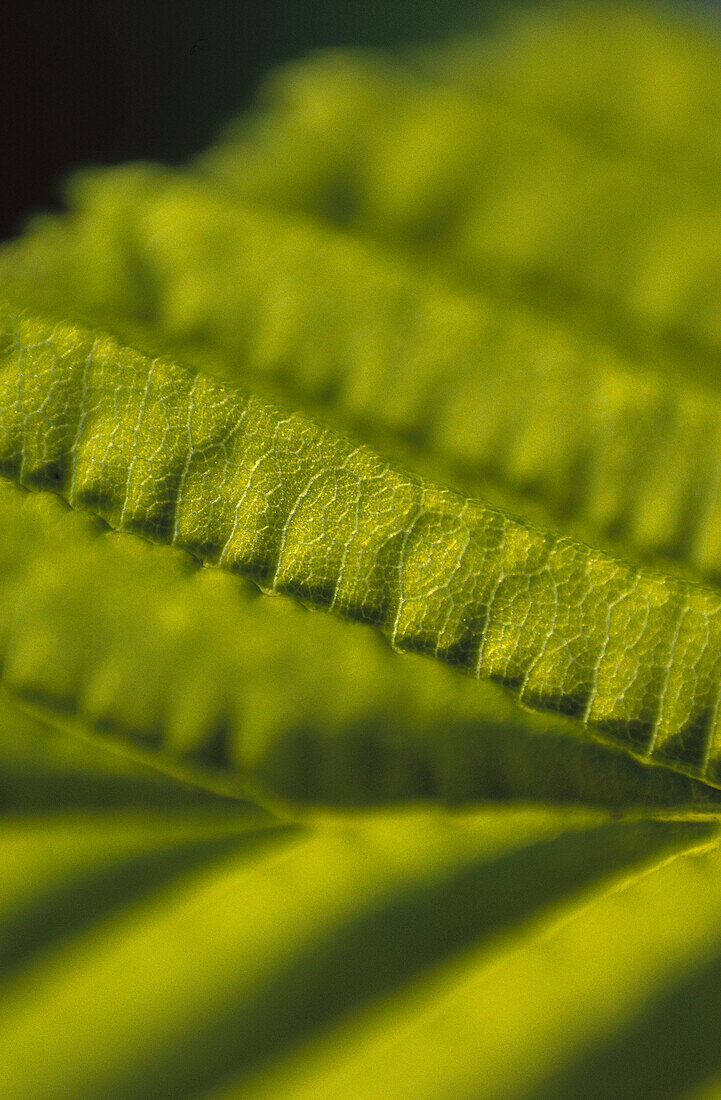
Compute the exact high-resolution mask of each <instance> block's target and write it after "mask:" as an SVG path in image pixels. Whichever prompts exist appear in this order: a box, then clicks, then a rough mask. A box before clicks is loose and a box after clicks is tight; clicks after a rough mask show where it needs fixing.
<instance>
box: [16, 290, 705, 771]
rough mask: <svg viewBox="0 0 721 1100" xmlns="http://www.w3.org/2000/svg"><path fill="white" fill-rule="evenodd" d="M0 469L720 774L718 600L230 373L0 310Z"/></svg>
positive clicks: (627, 739) (622, 740) (592, 725)
mask: <svg viewBox="0 0 721 1100" xmlns="http://www.w3.org/2000/svg"><path fill="white" fill-rule="evenodd" d="M0 355H1V356H2V358H0V469H1V470H2V472H3V473H4V475H5V476H7V477H10V478H12V479H15V480H16V481H17V482H18V483H19V484H20V485H21V486H23V487H25V488H28V489H35V490H40V489H45V490H51V491H54V492H57V493H59V494H60V495H62V496H63V497H64V498H65V499H66V500H67V501H68V503H70V504H71V505H72V506H74V507H81V508H84V509H87V510H89V511H92V512H94V513H95V514H96V515H98V516H100V517H101V518H102V519H104V520H105V521H106V522H107V523H108V524H109V525H110V526H111V527H114V528H117V529H119V530H122V531H127V532H132V533H135V534H140V535H143V536H145V537H147V538H150V539H153V540H155V541H158V542H165V543H168V544H171V545H173V546H176V547H178V548H180V549H183V550H186V551H188V552H189V553H191V554H192V555H194V556H195V557H196V558H198V559H199V560H200V561H201V562H203V563H204V564H207V565H215V566H219V567H221V568H223V569H226V570H228V571H230V572H236V573H241V574H243V575H245V576H248V577H249V578H251V579H252V580H254V581H255V582H256V583H257V584H258V585H259V586H260V587H261V588H263V589H265V590H266V591H269V592H280V593H285V594H288V595H292V596H294V597H295V598H297V599H299V600H300V601H301V602H304V603H306V604H308V605H310V606H313V607H325V608H328V609H330V610H332V611H334V612H335V613H336V614H339V615H341V616H343V617H345V618H349V619H354V620H357V621H360V622H367V623H373V624H376V625H378V626H379V627H380V628H381V629H382V631H383V632H384V634H385V635H386V636H387V638H388V640H389V641H390V643H391V645H392V646H393V647H394V648H395V649H398V650H401V651H406V652H418V653H426V654H429V655H432V656H435V657H436V658H437V659H439V660H442V661H444V662H447V663H449V664H452V665H454V666H456V667H458V668H460V669H461V670H463V671H464V672H466V673H468V674H470V675H471V676H474V677H476V678H483V679H489V680H494V681H497V682H500V683H503V684H506V685H508V686H509V687H511V688H513V689H514V690H515V691H516V692H517V694H518V696H519V698H520V699H521V700H522V702H524V703H525V704H527V705H529V706H531V707H537V708H541V709H547V710H555V711H559V712H561V713H566V714H571V715H574V716H576V717H577V718H578V720H579V721H581V722H582V723H583V724H584V725H585V726H586V727H587V728H588V730H589V731H590V732H591V733H592V734H594V735H595V736H598V737H599V738H601V739H603V740H608V741H611V742H613V743H616V744H619V745H622V746H623V747H626V748H628V749H629V750H630V751H632V752H635V753H637V754H639V755H641V756H643V757H644V758H646V759H652V760H654V761H658V762H662V763H667V764H669V765H670V766H672V767H674V768H677V769H678V770H680V771H682V772H685V773H686V774H690V775H695V776H698V777H701V778H703V779H706V780H707V781H709V782H710V783H712V784H717V783H721V770H719V753H720V749H721V746H720V745H719V743H718V740H717V728H718V709H719V707H718V703H719V699H720V697H721V675H720V673H721V646H719V639H720V638H721V597H719V596H718V595H717V594H716V593H715V592H713V591H712V590H707V589H704V588H702V587H699V586H695V585H692V584H690V583H688V582H685V581H683V580H682V579H677V578H674V577H669V576H664V575H663V574H656V573H653V572H647V571H644V570H640V569H638V568H636V567H634V566H633V565H632V564H630V563H627V562H624V561H623V560H620V559H615V558H613V557H611V556H609V555H607V554H605V553H603V552H601V551H595V550H593V549H591V548H590V547H588V546H584V545H583V544H580V543H575V542H573V541H572V540H571V539H568V538H565V537H557V536H555V535H553V534H551V533H549V532H545V531H542V530H538V529H536V528H534V527H532V526H530V525H528V524H525V523H524V522H522V521H520V520H517V519H515V518H513V517H512V516H509V515H506V514H504V513H502V512H499V511H497V510H495V509H493V508H490V507H488V506H486V505H484V504H483V503H481V502H480V501H476V500H473V499H468V498H463V497H462V496H460V495H459V494H457V493H455V492H453V491H452V490H449V489H445V488H443V487H442V486H438V485H435V484H433V483H432V482H427V481H425V480H423V479H422V478H419V477H418V476H417V475H414V474H413V473H410V472H408V471H406V470H404V469H403V468H402V467H396V466H394V465H393V464H392V463H391V462H389V461H387V460H386V459H384V458H383V457H382V456H380V455H378V454H375V453H374V452H373V451H372V450H371V449H370V448H368V447H367V446H365V445H362V444H356V443H354V442H353V441H351V440H349V439H347V438H345V437H343V436H342V435H339V434H337V433H336V432H334V431H333V430H332V429H331V428H329V427H327V426H325V425H323V424H322V423H318V422H315V421H313V420H312V419H309V418H306V417H304V416H301V415H298V414H295V413H286V412H284V411H282V410H281V409H278V408H276V407H275V406H273V405H270V404H268V403H266V402H264V401H262V400H261V399H259V398H257V397H255V396H254V395H252V394H251V395H248V394H245V393H243V392H242V391H239V390H236V389H235V388H234V387H232V386H230V385H229V384H227V383H223V382H221V381H219V380H216V379H213V378H211V377H209V376H204V375H203V374H195V373H193V372H192V371H191V370H189V369H187V368H184V367H182V366H179V365H178V364H176V363H174V362H173V361H170V360H164V359H162V358H155V359H150V358H149V357H148V356H146V355H144V354H142V353H141V352H138V351H135V350H134V349H132V348H129V347H123V346H121V345H119V344H118V342H117V341H116V340H115V339H113V338H111V337H102V336H99V335H98V334H97V333H93V332H91V331H88V330H86V329H83V328H81V327H79V326H69V325H54V326H53V325H51V324H48V323H46V322H43V321H42V320H41V319H37V318H34V317H30V316H26V315H16V314H14V313H13V312H8V311H5V313H4V314H3V315H2V324H1V327H0Z"/></svg>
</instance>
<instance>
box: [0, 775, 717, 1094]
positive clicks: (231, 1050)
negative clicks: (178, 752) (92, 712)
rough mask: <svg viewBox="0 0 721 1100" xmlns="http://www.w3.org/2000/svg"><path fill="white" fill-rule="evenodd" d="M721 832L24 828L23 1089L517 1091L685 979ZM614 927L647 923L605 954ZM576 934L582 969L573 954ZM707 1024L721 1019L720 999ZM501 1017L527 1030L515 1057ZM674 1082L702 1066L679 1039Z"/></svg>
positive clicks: (10, 1000) (16, 829)
mask: <svg viewBox="0 0 721 1100" xmlns="http://www.w3.org/2000/svg"><path fill="white" fill-rule="evenodd" d="M126 789H127V791H128V794H129V797H130V798H131V799H132V797H133V789H134V784H133V782H132V780H129V782H128V784H127V788H126ZM717 834H718V827H717V825H716V823H715V822H712V821H686V822H679V821H676V822H674V821H663V820H658V821H634V820H628V821H618V820H616V821H613V820H609V819H608V818H606V817H605V816H604V815H602V814H598V813H596V814H593V813H589V812H580V811H579V812H573V811H570V810H565V811H564V812H563V813H560V814H559V813H553V812H550V811H544V810H542V809H529V810H512V811H508V810H505V811H504V810H499V809H493V808H489V809H480V810H475V811H473V812H471V813H466V814H459V815H451V814H448V813H445V814H443V813H440V812H438V811H432V810H415V811H407V810H406V811H403V810H395V811H384V812H383V813H382V814H373V815H361V816H351V817H346V818H343V817H342V816H340V815H331V816H328V815H326V816H325V817H323V818H316V819H313V818H312V817H311V818H309V819H308V820H306V821H305V822H303V823H301V824H299V825H294V826H289V825H288V824H287V823H284V822H282V821H277V820H276V821H275V822H274V821H273V819H272V818H270V817H269V815H265V817H263V815H262V814H260V815H259V814H258V812H257V811H256V812H252V811H251V810H250V809H249V808H243V807H241V806H239V807H238V809H237V811H236V812H235V813H232V812H231V813H228V812H227V811H226V812H224V813H223V814H222V815H219V814H218V810H217V808H216V810H215V811H213V808H212V806H206V809H205V810H204V811H199V810H196V811H194V812H192V813H188V812H186V813H184V814H183V816H182V817H179V816H178V814H177V812H175V813H174V812H172V811H170V810H167V811H163V810H156V811H152V813H149V812H148V811H145V812H144V814H143V816H142V817H139V816H138V813H137V809H131V808H130V807H128V808H126V809H123V808H122V807H121V806H118V805H116V806H115V807H114V808H113V811H112V814H111V815H109V814H108V813H107V811H106V810H105V809H103V808H102V807H99V808H97V809H95V810H94V811H91V812H88V811H87V810H86V811H85V813H84V815H83V816H82V817H79V816H78V815H76V814H73V813H70V814H68V812H67V811H63V812H60V813H57V812H55V811H54V810H53V807H52V805H51V804H49V805H48V806H47V808H46V812H45V814H44V815H42V816H40V815H38V814H36V815H35V816H33V817H31V818H29V819H28V818H26V817H23V816H15V817H12V816H5V817H4V818H3V820H2V832H1V834H0V846H1V847H2V858H3V868H4V876H5V878H4V882H5V889H4V892H3V905H2V906H0V928H1V929H2V939H1V940H0V942H1V943H2V945H3V952H4V955H5V959H6V965H5V966H4V981H3V984H2V989H1V990H0V1023H1V1026H0V1052H2V1058H3V1088H4V1090H5V1092H6V1094H7V1095H9V1096H16V1097H31V1096H32V1097H37V1098H38V1100H39V1098H41V1097H53V1098H56V1097H68V1098H70V1097H75V1096H81V1095H82V1096H98V1097H100V1096H103V1097H107V1098H108V1100H109V1098H111V1097H117V1098H118V1100H119V1098H121V1097H122V1098H123V1100H129V1098H133V1097H138V1098H140V1097H145V1096H149V1095H152V1096H158V1097H168V1098H170V1097H176V1096H180V1095H182V1096H186V1095H188V1096H190V1095H198V1094H200V1093H203V1094H205V1093H206V1092H207V1093H212V1094H216V1093H222V1094H228V1093H229V1094H231V1095H255V1094H256V1093H258V1094H259V1095H267V1096H274V1095H282V1096H296V1095H304V1094H305V1093H306V1091H307V1092H308V1093H309V1094H310V1095H319V1094H320V1090H321V1089H323V1090H324V1092H325V1090H329V1091H335V1092H337V1094H338V1095H344V1096H347V1095H363V1094H364V1093H366V1092H367V1089H368V1086H369V1083H370V1082H376V1081H377V1082H378V1087H379V1088H382V1089H383V1093H384V1095H385V1094H387V1095H394V1094H397V1095H408V1082H409V1079H410V1080H411V1081H412V1082H413V1084H412V1086H411V1087H412V1091H413V1094H414V1095H418V1096H423V1095H428V1096H431V1095H434V1096H435V1095H438V1096H449V1097H450V1096H456V1095H459V1089H462V1088H463V1087H465V1088H467V1089H468V1088H470V1089H471V1090H474V1089H475V1086H474V1084H473V1083H474V1081H475V1082H478V1081H479V1080H481V1081H484V1082H486V1083H487V1085H486V1086H484V1090H485V1094H486V1095H489V1096H495V1095H511V1094H514V1093H515V1094H517V1093H518V1090H517V1089H516V1088H514V1086H515V1084H516V1082H518V1081H519V1080H520V1081H522V1082H523V1085H524V1088H525V1087H526V1086H528V1084H529V1083H532V1082H538V1081H542V1080H543V1074H544V1071H546V1070H547V1068H548V1067H549V1065H552V1066H555V1067H556V1068H558V1067H559V1066H561V1065H563V1064H568V1065H569V1066H570V1067H571V1068H573V1065H574V1061H575V1060H576V1059H578V1057H579V1056H580V1055H581V1054H582V1053H583V1052H584V1050H586V1049H588V1048H591V1049H592V1045H593V1043H594V1042H597V1041H598V1040H600V1039H609V1040H610V1039H612V1038H613V1037H614V1035H615V1034H616V1032H617V1031H618V1029H619V1026H621V1027H622V1026H623V1021H624V1015H623V1013H622V1009H623V1011H624V1012H625V1013H628V1014H629V1016H630V1017H631V1019H632V1018H633V1012H634V1010H635V1011H636V1012H640V1011H643V1010H644V1008H645V1007H646V1005H647V1004H648V1003H649V1002H651V1003H652V1004H653V1001H654V999H655V998H656V997H657V996H659V995H660V994H661V993H663V992H664V990H665V988H666V987H668V985H669V983H671V982H672V981H673V974H674V967H673V962H674V960H675V961H677V962H678V965H679V966H680V965H681V963H682V961H683V962H684V963H686V962H687V960H688V963H692V962H693V961H694V960H700V959H702V958H703V954H704V951H707V950H708V949H709V948H710V946H711V944H712V943H713V937H714V934H715V929H716V925H717V922H718V904H719V899H718V889H717V888H716V886H714V883H715V882H717V881H718V874H717V873H716V871H717V868H716V867H715V863H714V860H715V859H716V852H717V848H718V835H717ZM669 860H671V861H672V862H669ZM674 860H675V862H673V861H674ZM669 872H670V874H671V876H672V877H671V882H670V884H669V883H668V882H667V881H666V880H667V879H668V876H669ZM649 882H651V883H654V882H655V883H657V885H656V889H651V890H649V889H648V885H647V884H648V883H649ZM521 884H522V887H521ZM615 898H620V899H621V901H620V905H619V903H618V902H616V903H615V904H614V899H615ZM671 899H673V914H671V913H670V911H669V910H670V907H671ZM679 899H681V902H682V907H681V909H679ZM692 912H693V920H691V919H690V917H689V916H688V915H689V914H691V913H692ZM641 914H643V920H639V919H638V917H639V916H640V915H641ZM621 919H622V920H623V924H622V925H621V923H620V921H621ZM589 922H590V927H591V933H592V934H591V935H590V936H589V937H588V938H585V936H583V931H584V929H585V925H586V924H588V923H589ZM574 926H575V935H574V934H573V933H574ZM619 927H623V928H626V927H638V934H637V935H636V936H635V937H634V938H633V939H632V940H630V941H629V943H628V945H627V947H626V950H625V954H623V955H622V956H621V957H620V958H618V959H616V960H615V966H611V967H609V965H608V964H609V962H610V958H609V953H610V952H611V951H612V950H613V949H614V948H615V946H616V944H615V941H614V940H613V939H611V941H610V942H609V941H607V939H606V937H608V935H609V931H610V930H611V929H613V928H619ZM564 928H568V929H570V946H569V947H568V948H567V949H568V951H569V957H571V954H572V951H573V948H574V944H575V949H576V953H577V957H574V966H573V968H572V969H570V970H569V969H567V968H566V967H565V966H561V967H559V966H558V965H557V964H556V963H555V959H556V956H555V955H554V953H553V939H554V936H555V937H558V935H559V934H560V935H561V936H563V930H564ZM559 929H560V932H559ZM565 935H566V939H567V940H568V939H569V932H566V934H565ZM545 941H550V947H549V946H546V945H545ZM581 941H582V942H583V945H584V946H585V950H584V951H581ZM361 944H362V950H359V945H361ZM565 946H566V944H565V943H564V941H563V940H562V943H561V949H563V948H564V947H565ZM524 952H526V953H528V956H529V961H528V962H524V954H523V953H524ZM660 960H663V963H662V965H661V966H660V967H659V961H660ZM652 968H653V970H652ZM651 971H652V972H653V974H654V980H653V983H649V982H648V980H645V975H646V973H648V972H651ZM604 973H605V975H606V977H605V985H606V987H607V986H608V985H609V984H611V983H613V982H614V979H616V980H620V979H621V977H622V975H623V977H624V978H625V981H624V984H623V986H622V987H621V988H622V989H623V990H625V994H624V996H623V997H622V998H621V999H620V1000H619V999H618V998H619V992H620V991H619V990H616V989H615V987H614V995H615V997H616V1001H615V1004H616V1005H617V1008H616V1011H615V1012H611V1011H609V1007H610V1006H609V1004H608V1003H606V1004H605V1006H604V1001H603V995H604V983H603V981H600V979H601V977H602V976H603V974H604ZM519 974H521V975H522V978H521V980H520V981H519ZM588 982H593V983H597V988H596V990H595V992H594V1000H593V1003H592V1004H590V1005H589V1006H588V1008H589V1010H588V1011H587V1012H585V1013H583V1014H579V1013H578V1012H577V1009H576V1006H575V1001H574V999H573V998H574V997H575V996H576V995H577V993H576V991H577V990H578V988H579V987H581V988H585V984H586V983H588ZM585 997H586V998H588V991H586V992H585ZM500 1005H504V1006H505V1009H504V1014H503V1015H499V1012H498V1008H499V1006H500ZM494 1006H495V1007H494ZM531 1006H533V1010H531ZM596 1006H598V1007H596ZM436 1020H438V1023H436V1022H435V1021H436ZM571 1021H572V1022H573V1026H569V1025H570V1022H571ZM699 1024H700V1027H701V1028H702V1030H703V1033H704V1034H705V1035H706V1036H707V1037H710V1036H711V1035H713V1034H714V1033H715V1025H714V1023H713V1020H712V1009H711V1008H709V1010H708V1015H707V1016H706V1017H703V1018H702V1019H701V1020H700V1021H699ZM429 1027H430V1028H431V1032H430V1038H431V1041H432V1043H433V1045H429V1046H426V1043H427V1041H428V1040H427V1034H428V1029H429ZM419 1028H420V1029H421V1030H420V1035H419V1039H418V1041H416V1040H414V1039H413V1035H414V1034H415V1033H416V1032H418V1029H419ZM506 1028H509V1031H508V1033H509V1034H518V1035H519V1041H520V1036H521V1035H522V1034H524V1033H525V1034H526V1036H527V1038H526V1040H525V1042H526V1043H529V1039H530V1038H531V1037H532V1043H531V1044H530V1045H529V1048H528V1052H527V1056H526V1057H525V1058H524V1059H523V1061H521V1062H519V1061H518V1059H517V1058H516V1057H515V1053H514V1052H515V1049H516V1047H515V1042H514V1043H513V1044H509V1043H508V1042H507V1041H504V1038H503V1036H505V1035H507V1032H506V1030H505V1029H506ZM439 1029H440V1030H439ZM514 1029H517V1030H516V1031H515V1032H514ZM518 1029H520V1030H518ZM526 1029H528V1030H526ZM550 1035H555V1040H554V1045H553V1046H552V1047H546V1045H545V1044H546V1043H547V1042H548V1041H549V1040H548V1036H550ZM39 1042H42V1057H38V1044H39ZM384 1050H386V1051H388V1054H387V1055H386V1056H385V1058H384V1057H381V1056H382V1055H383V1051H384ZM379 1057H380V1062H379ZM358 1061H359V1062H360V1064H356V1063H357V1062H358ZM403 1067H406V1073H409V1074H410V1075H411V1076H410V1078H409V1077H408V1076H406V1075H405V1073H404V1072H403ZM607 1068H608V1067H607ZM396 1070H398V1071H399V1073H400V1076H401V1078H402V1079H399V1077H398V1076H397V1075H396ZM677 1072H678V1073H680V1074H682V1075H685V1080H686V1081H689V1080H691V1081H692V1080H693V1079H694V1073H695V1072H696V1067H694V1066H693V1065H692V1064H686V1063H685V1062H684V1059H683V1051H681V1052H679V1064H678V1070H677ZM376 1074H377V1076H376ZM346 1078H348V1080H346ZM504 1085H505V1087H504ZM373 1087H375V1085H374V1086H373ZM461 1094H462V1093H461Z"/></svg>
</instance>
